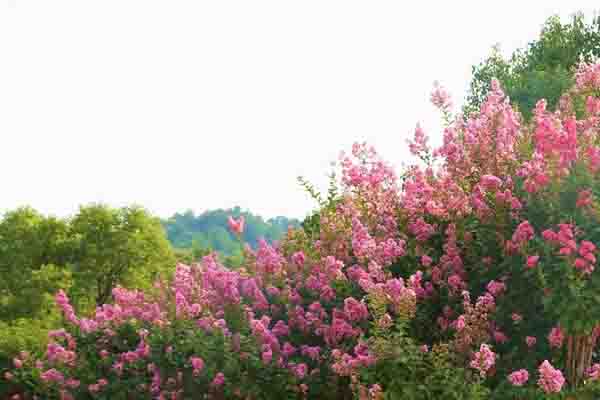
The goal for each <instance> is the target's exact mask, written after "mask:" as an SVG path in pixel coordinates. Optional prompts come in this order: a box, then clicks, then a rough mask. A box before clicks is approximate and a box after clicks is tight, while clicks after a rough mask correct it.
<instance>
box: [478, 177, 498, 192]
mask: <svg viewBox="0 0 600 400" xmlns="http://www.w3.org/2000/svg"><path fill="white" fill-rule="evenodd" d="M480 183H481V186H483V187H484V188H485V189H486V190H496V189H498V188H500V186H502V180H501V179H500V178H498V177H497V176H494V175H483V176H482V177H481V180H480Z"/></svg>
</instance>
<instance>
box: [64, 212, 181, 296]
mask: <svg viewBox="0 0 600 400" xmlns="http://www.w3.org/2000/svg"><path fill="white" fill-rule="evenodd" d="M70 225H71V226H70V228H71V229H70V233H71V236H72V240H73V242H72V245H73V249H72V251H73V253H72V254H73V277H74V280H75V290H76V291H77V292H78V293H77V295H78V296H79V297H80V298H84V297H85V296H86V295H85V293H93V296H94V302H95V304H103V303H106V302H108V301H109V300H110V297H111V291H112V289H113V288H114V287H115V286H116V285H123V286H144V285H148V284H149V283H150V282H152V281H153V280H154V279H155V278H157V277H158V276H159V274H161V273H163V272H167V271H168V270H169V269H171V268H172V267H173V266H174V264H175V255H174V254H173V251H172V249H171V247H170V245H169V242H168V241H167V239H166V237H165V234H164V231H163V229H162V226H161V224H160V221H159V220H158V219H157V218H154V217H152V216H150V215H149V214H148V212H146V211H145V210H144V209H142V208H140V207H136V206H134V207H124V208H120V209H112V208H110V207H107V206H105V205H97V204H94V205H90V206H86V207H81V208H80V209H79V213H78V214H77V215H76V216H75V217H74V218H73V219H72V220H71V224H70Z"/></svg>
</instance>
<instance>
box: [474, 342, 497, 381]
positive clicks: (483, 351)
mask: <svg viewBox="0 0 600 400" xmlns="http://www.w3.org/2000/svg"><path fill="white" fill-rule="evenodd" d="M495 362H496V353H494V352H493V351H492V350H491V349H490V346H488V345H487V344H482V345H481V346H480V347H479V351H478V352H476V353H475V354H474V355H473V358H472V359H471V363H470V364H469V365H470V366H471V368H474V369H476V370H478V371H479V374H480V375H481V377H485V375H486V374H487V372H488V371H489V370H490V369H491V368H492V367H493V366H494V364H495Z"/></svg>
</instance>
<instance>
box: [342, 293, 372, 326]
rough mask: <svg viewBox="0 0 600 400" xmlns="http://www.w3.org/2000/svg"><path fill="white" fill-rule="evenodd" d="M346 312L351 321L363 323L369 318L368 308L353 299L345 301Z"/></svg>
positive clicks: (349, 298)
mask: <svg viewBox="0 0 600 400" xmlns="http://www.w3.org/2000/svg"><path fill="white" fill-rule="evenodd" d="M344 312H345V313H346V315H348V319H349V320H350V321H362V320H363V319H366V318H368V317H369V310H368V309H367V306H366V305H365V304H364V303H362V302H360V301H358V300H356V299H355V298H353V297H348V298H346V299H345V300H344Z"/></svg>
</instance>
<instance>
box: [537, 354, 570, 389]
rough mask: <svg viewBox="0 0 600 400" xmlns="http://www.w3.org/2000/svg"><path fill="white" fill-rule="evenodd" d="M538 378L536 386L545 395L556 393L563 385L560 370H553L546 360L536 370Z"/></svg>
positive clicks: (563, 379)
mask: <svg viewBox="0 0 600 400" xmlns="http://www.w3.org/2000/svg"><path fill="white" fill-rule="evenodd" d="M538 371H539V373H540V377H539V379H538V386H539V387H540V388H541V389H542V390H543V391H544V392H545V393H548V394H549V393H558V392H560V390H561V389H562V387H563V385H564V384H565V378H564V377H563V375H562V372H560V370H558V369H556V368H554V367H553V366H552V364H550V363H549V362H548V360H544V362H543V363H542V364H541V365H540V367H539V369H538Z"/></svg>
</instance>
